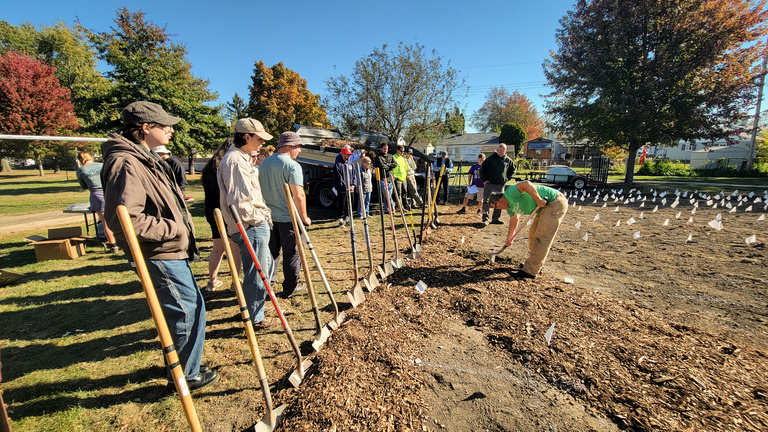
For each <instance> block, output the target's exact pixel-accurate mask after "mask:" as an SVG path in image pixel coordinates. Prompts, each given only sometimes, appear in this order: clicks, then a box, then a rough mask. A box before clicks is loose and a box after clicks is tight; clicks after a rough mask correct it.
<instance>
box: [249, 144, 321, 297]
mask: <svg viewBox="0 0 768 432" xmlns="http://www.w3.org/2000/svg"><path fill="white" fill-rule="evenodd" d="M302 145H304V143H303V142H302V141H301V137H300V136H299V134H297V133H296V132H283V133H281V134H280V137H279V139H278V144H277V151H276V152H275V154H273V155H272V156H270V157H268V158H266V159H264V162H262V163H261V168H260V170H261V173H260V174H259V182H261V190H262V192H263V193H264V201H265V202H266V203H267V206H268V207H269V209H270V210H271V211H272V220H273V227H272V233H271V237H270V239H269V250H270V252H271V253H272V259H274V260H277V257H278V256H279V255H280V251H281V250H282V252H283V291H282V293H281V294H280V296H281V297H282V298H288V297H290V296H291V295H292V294H293V293H295V292H299V291H302V290H304V289H306V287H305V286H303V285H302V286H299V278H300V274H301V259H300V257H299V253H298V248H297V241H298V240H297V233H296V232H295V231H294V230H293V222H292V220H291V214H290V213H289V211H288V202H287V201H286V200H285V192H284V191H283V185H284V184H288V186H289V187H290V189H291V192H292V194H293V202H294V204H295V206H296V210H297V211H298V212H299V218H300V219H301V221H302V223H304V226H307V227H309V226H310V225H311V224H312V220H311V219H309V216H308V215H307V202H306V199H307V198H306V196H305V195H304V172H303V170H302V169H301V165H299V163H298V162H296V159H297V158H298V157H299V154H300V153H301V146H302ZM267 277H269V275H267Z"/></svg>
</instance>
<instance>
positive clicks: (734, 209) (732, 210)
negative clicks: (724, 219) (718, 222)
mask: <svg viewBox="0 0 768 432" xmlns="http://www.w3.org/2000/svg"><path fill="white" fill-rule="evenodd" d="M728 213H736V207H734V208H732V209H731V210H730V211H729V212H728Z"/></svg>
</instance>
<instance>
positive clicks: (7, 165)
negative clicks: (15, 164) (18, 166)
mask: <svg viewBox="0 0 768 432" xmlns="http://www.w3.org/2000/svg"><path fill="white" fill-rule="evenodd" d="M12 171H13V168H12V167H11V161H9V160H8V158H2V159H0V172H4V173H9V172H12Z"/></svg>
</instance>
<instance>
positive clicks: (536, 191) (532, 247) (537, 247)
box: [488, 180, 568, 279]
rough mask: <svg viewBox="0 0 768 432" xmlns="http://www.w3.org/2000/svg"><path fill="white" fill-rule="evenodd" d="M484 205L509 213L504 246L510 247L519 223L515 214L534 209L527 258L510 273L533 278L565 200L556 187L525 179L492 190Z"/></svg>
mask: <svg viewBox="0 0 768 432" xmlns="http://www.w3.org/2000/svg"><path fill="white" fill-rule="evenodd" d="M488 205H489V206H490V207H492V208H494V209H496V210H499V211H501V210H506V211H507V213H509V216H510V219H509V231H508V234H507V240H506V242H505V243H504V244H505V245H506V246H510V245H511V244H512V241H513V240H514V238H515V231H516V230H517V226H518V224H519V223H520V218H519V216H518V215H520V214H526V215H529V214H531V213H533V212H534V211H538V214H537V215H535V216H534V218H533V223H532V224H531V229H530V230H529V231H528V247H529V251H530V253H529V255H528V259H526V260H525V263H523V268H522V269H520V270H518V271H516V272H513V273H511V274H510V275H511V276H512V277H515V278H526V279H533V278H535V277H536V276H537V275H538V274H539V271H541V267H542V266H544V262H545V261H546V260H547V255H548V254H549V248H550V247H551V246H552V242H553V241H554V240H555V235H556V234H557V230H558V228H560V223H562V222H563V218H565V213H566V212H567V211H568V200H567V199H566V198H565V196H564V195H563V194H562V193H560V192H559V191H557V190H556V189H552V188H551V187H547V186H543V185H534V184H533V183H531V182H529V181H527V180H526V181H523V182H520V183H517V184H515V185H512V186H510V187H508V188H507V189H506V190H505V191H504V193H501V192H493V193H492V194H491V195H490V196H489V197H488ZM539 209H540V210H539Z"/></svg>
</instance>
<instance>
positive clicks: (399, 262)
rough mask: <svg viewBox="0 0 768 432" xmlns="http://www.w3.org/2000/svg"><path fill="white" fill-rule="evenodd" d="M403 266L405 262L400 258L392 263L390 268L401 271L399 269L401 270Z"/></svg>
mask: <svg viewBox="0 0 768 432" xmlns="http://www.w3.org/2000/svg"><path fill="white" fill-rule="evenodd" d="M404 265H405V260H403V259H402V258H398V259H396V260H394V261H392V267H394V268H396V269H401V268H403V266H404Z"/></svg>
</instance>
